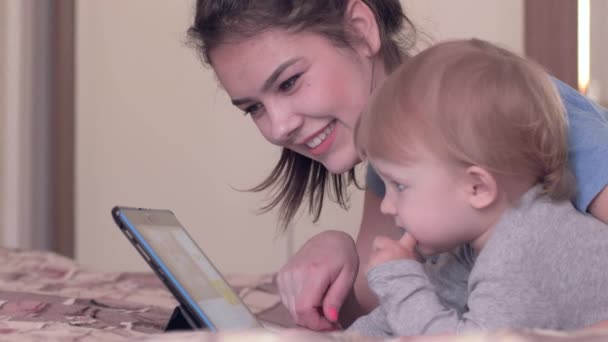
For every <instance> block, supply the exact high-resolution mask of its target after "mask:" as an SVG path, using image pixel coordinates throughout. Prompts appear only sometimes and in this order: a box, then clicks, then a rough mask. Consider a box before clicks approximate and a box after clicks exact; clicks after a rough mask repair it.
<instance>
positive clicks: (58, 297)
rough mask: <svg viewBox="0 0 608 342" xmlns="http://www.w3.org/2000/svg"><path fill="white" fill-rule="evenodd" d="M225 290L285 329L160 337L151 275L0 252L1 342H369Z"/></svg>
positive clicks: (249, 279) (602, 334) (259, 297)
mask: <svg viewBox="0 0 608 342" xmlns="http://www.w3.org/2000/svg"><path fill="white" fill-rule="evenodd" d="M227 278H228V279H227V280H228V282H229V283H230V284H231V285H232V286H233V287H234V288H235V289H236V290H237V292H238V293H239V295H240V296H241V297H242V298H243V300H244V301H245V303H246V304H247V305H248V306H249V308H250V309H251V310H252V311H253V312H254V313H255V314H256V315H257V316H258V318H260V320H262V321H266V322H270V323H272V324H274V325H278V326H282V327H284V329H283V328H281V329H279V330H276V329H273V330H272V331H269V330H255V331H246V332H234V333H210V332H205V331H189V332H188V331H186V332H170V333H164V328H165V325H166V323H167V321H168V319H169V317H170V316H171V313H172V312H173V309H174V308H175V305H176V302H175V300H174V299H173V297H172V295H171V294H170V292H169V291H168V290H167V289H166V288H165V287H164V285H163V284H162V283H161V282H160V280H158V279H157V278H156V276H155V275H154V274H152V273H129V272H113V273H110V272H96V271H92V270H87V269H85V268H83V267H81V266H79V265H78V264H77V263H76V262H74V261H73V260H71V259H68V258H65V257H62V256H59V255H57V254H54V253H49V252H37V251H18V250H10V249H2V248H0V341H25V342H28V341H159V342H160V341H178V342H182V341H183V342H187V341H374V339H373V338H369V337H362V336H354V335H349V334H345V333H343V332H332V333H326V334H320V333H313V332H309V331H305V330H301V329H295V328H293V323H292V322H291V321H290V319H289V315H288V313H287V311H286V310H285V309H284V308H283V306H282V305H281V304H280V299H279V296H278V295H277V293H276V286H275V284H274V282H273V276H272V275H271V274H262V275H257V276H239V275H232V276H228V277H227ZM400 340H402V341H427V342H428V341H446V340H447V341H579V340H586V341H608V329H601V328H600V329H588V330H584V331H579V332H576V333H569V334H563V333H562V334H560V333H555V332H546V331H519V332H514V331H511V332H509V331H506V332H496V333H492V334H476V335H465V336H435V337H419V338H401V339H400Z"/></svg>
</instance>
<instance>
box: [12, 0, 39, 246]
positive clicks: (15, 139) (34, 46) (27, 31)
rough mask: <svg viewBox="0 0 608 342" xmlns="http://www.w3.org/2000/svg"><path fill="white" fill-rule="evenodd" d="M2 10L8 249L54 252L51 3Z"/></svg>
mask: <svg viewBox="0 0 608 342" xmlns="http://www.w3.org/2000/svg"><path fill="white" fill-rule="evenodd" d="M0 6H2V7H0V9H1V12H2V16H3V17H1V18H0V27H2V34H1V35H2V38H0V44H1V49H0V51H1V52H2V57H1V58H0V61H1V63H0V70H1V71H0V83H1V85H0V93H1V94H2V95H0V105H1V107H0V108H1V109H0V110H1V111H2V113H1V114H0V118H1V121H0V132H2V133H1V134H2V135H1V142H0V144H1V145H0V149H2V152H0V168H1V170H2V171H0V176H1V179H0V184H1V185H2V188H1V191H0V210H2V211H1V212H0V226H1V227H2V244H3V245H4V246H9V247H19V248H27V249H48V248H49V240H50V239H49V236H48V234H49V230H50V229H49V224H48V223H49V219H50V215H49V213H50V211H49V210H50V209H49V203H48V196H49V191H48V186H49V179H50V173H49V158H50V157H49V156H50V153H49V148H50V143H49V131H50V129H49V126H50V125H49V117H50V103H51V98H50V90H49V88H48V86H47V84H48V82H49V72H48V70H49V68H50V62H49V51H50V48H49V46H50V36H49V34H50V30H49V27H50V22H49V19H50V16H49V13H50V7H51V6H50V0H4V1H2V2H1V5H0Z"/></svg>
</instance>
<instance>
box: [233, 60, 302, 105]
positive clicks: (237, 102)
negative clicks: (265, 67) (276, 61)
mask: <svg viewBox="0 0 608 342" xmlns="http://www.w3.org/2000/svg"><path fill="white" fill-rule="evenodd" d="M302 59H303V58H302V57H295V58H292V59H289V60H287V61H285V62H283V63H281V65H279V66H278V67H277V68H276V69H275V70H274V71H273V72H272V74H270V76H268V78H267V79H266V81H264V85H263V86H262V92H263V93H264V92H267V91H268V89H270V88H271V87H272V85H273V84H274V82H276V81H277V79H278V78H279V77H280V76H281V74H282V73H283V71H285V69H287V68H289V67H290V66H291V65H293V64H294V63H297V62H299V61H300V60H302ZM231 101H232V104H233V105H235V106H239V105H243V104H245V103H249V102H252V100H251V99H250V98H240V99H232V100H231Z"/></svg>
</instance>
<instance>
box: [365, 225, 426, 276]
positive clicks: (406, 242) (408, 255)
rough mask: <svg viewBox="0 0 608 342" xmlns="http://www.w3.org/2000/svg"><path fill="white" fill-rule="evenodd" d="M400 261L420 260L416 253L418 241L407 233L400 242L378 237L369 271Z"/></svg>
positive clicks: (373, 248) (375, 241) (374, 243)
mask: <svg viewBox="0 0 608 342" xmlns="http://www.w3.org/2000/svg"><path fill="white" fill-rule="evenodd" d="M399 259H410V260H419V256H418V254H417V252H416V239H414V237H413V236H412V235H411V234H408V233H407V232H406V233H404V234H403V236H402V237H401V239H399V240H393V239H390V238H387V237H385V236H378V237H376V238H375V239H374V242H373V247H372V253H371V257H370V260H369V264H368V270H371V269H372V268H374V267H376V266H378V265H380V264H383V263H385V262H389V261H393V260H399Z"/></svg>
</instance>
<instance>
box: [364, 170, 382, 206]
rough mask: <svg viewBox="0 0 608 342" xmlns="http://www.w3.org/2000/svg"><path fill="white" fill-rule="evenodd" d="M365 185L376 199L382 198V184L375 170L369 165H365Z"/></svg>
mask: <svg viewBox="0 0 608 342" xmlns="http://www.w3.org/2000/svg"><path fill="white" fill-rule="evenodd" d="M365 184H366V185H367V188H368V189H370V190H371V191H372V192H373V193H374V194H376V195H377V196H378V197H380V198H383V197H384V191H385V189H384V182H382V179H380V176H378V174H377V173H376V170H374V168H373V167H372V166H371V165H370V164H369V163H368V164H367V173H366V174H365Z"/></svg>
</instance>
